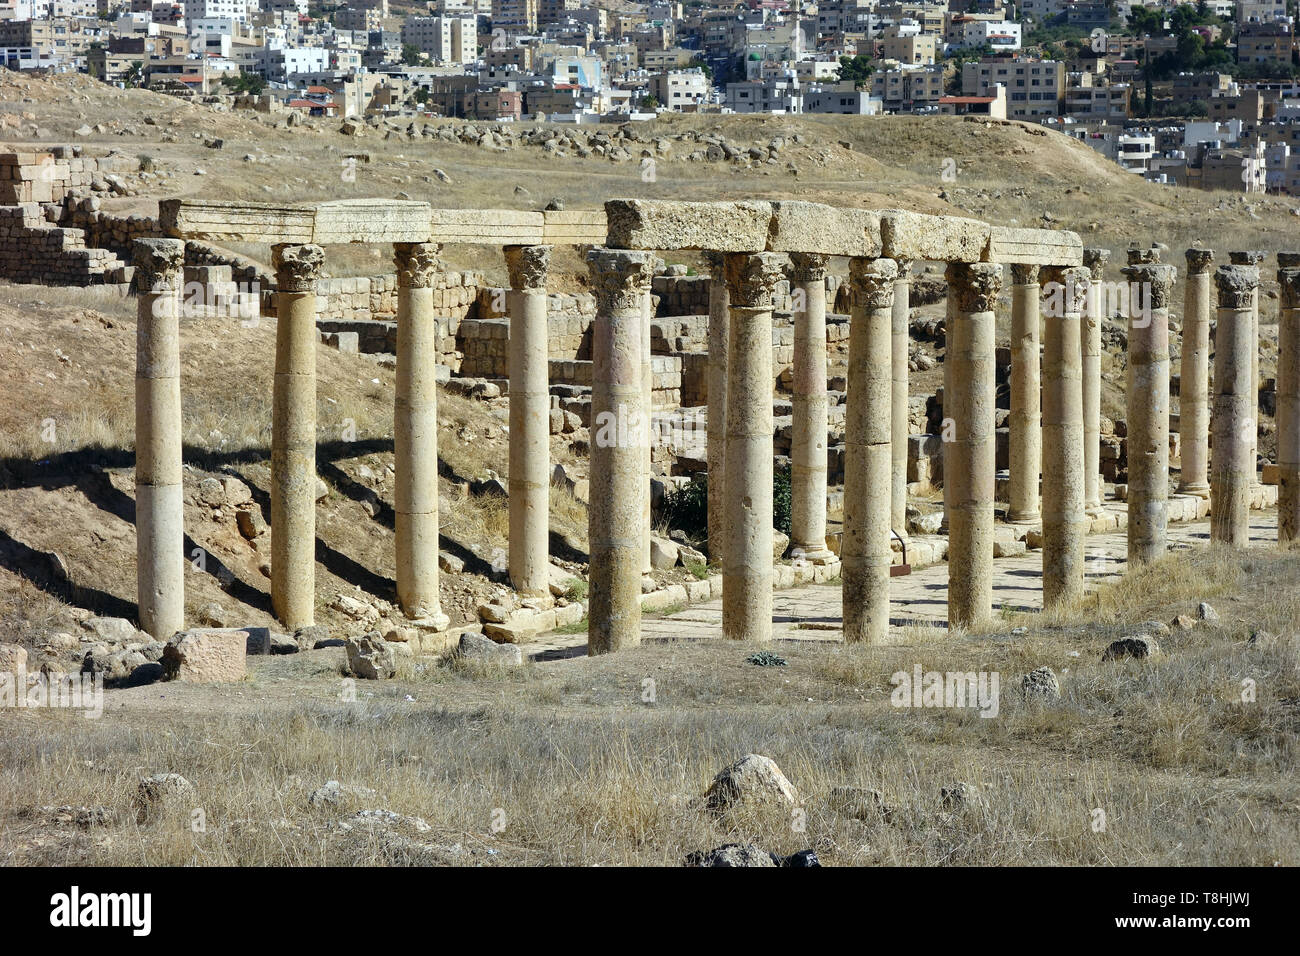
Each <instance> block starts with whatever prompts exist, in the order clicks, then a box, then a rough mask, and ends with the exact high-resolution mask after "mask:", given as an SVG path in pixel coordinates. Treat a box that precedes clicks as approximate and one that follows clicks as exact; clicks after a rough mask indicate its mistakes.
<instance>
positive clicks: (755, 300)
mask: <svg viewBox="0 0 1300 956" xmlns="http://www.w3.org/2000/svg"><path fill="white" fill-rule="evenodd" d="M785 260H786V257H785V256H783V255H781V254H780V253H776V252H753V253H750V252H737V253H728V254H727V256H726V257H725V258H724V259H723V268H724V271H725V273H726V276H727V294H728V295H729V296H730V298H731V305H732V308H736V307H740V308H742V309H770V308H771V307H772V300H773V299H774V298H775V296H776V286H777V283H779V282H780V281H781V280H782V279H783V278H785V270H784V267H785Z"/></svg>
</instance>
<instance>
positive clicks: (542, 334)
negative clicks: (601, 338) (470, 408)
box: [505, 246, 551, 597]
mask: <svg viewBox="0 0 1300 956" xmlns="http://www.w3.org/2000/svg"><path fill="white" fill-rule="evenodd" d="M505 257H506V267H507V269H509V272H510V558H509V562H510V583H511V584H512V585H514V588H515V590H516V591H518V592H519V593H520V594H525V595H528V596H530V597H546V596H549V595H550V584H551V580H550V571H549V569H548V567H547V565H548V560H547V558H548V556H549V554H550V541H549V534H550V513H551V499H550V465H551V427H550V415H551V395H550V379H549V375H548V371H549V368H548V364H547V360H548V357H549V354H550V353H549V350H548V346H547V324H546V323H547V318H546V316H547V299H546V272H547V269H548V268H549V267H550V262H551V247H550V246H506V247H505Z"/></svg>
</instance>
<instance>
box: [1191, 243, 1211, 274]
mask: <svg viewBox="0 0 1300 956" xmlns="http://www.w3.org/2000/svg"><path fill="white" fill-rule="evenodd" d="M1184 255H1186V256H1187V274H1188V275H1200V274H1201V273H1202V272H1208V271H1209V269H1210V263H1211V262H1213V261H1214V250H1213V249H1200V248H1197V247H1195V246H1193V247H1192V248H1191V249H1188V250H1187V252H1185V253H1184Z"/></svg>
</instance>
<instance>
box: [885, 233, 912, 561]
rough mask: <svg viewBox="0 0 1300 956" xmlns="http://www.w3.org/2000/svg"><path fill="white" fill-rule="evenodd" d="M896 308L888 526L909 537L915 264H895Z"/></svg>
mask: <svg viewBox="0 0 1300 956" xmlns="http://www.w3.org/2000/svg"><path fill="white" fill-rule="evenodd" d="M895 261H896V262H897V264H898V273H897V275H896V276H895V277H894V305H893V313H892V316H893V318H892V331H891V340H890V343H891V344H890V358H891V361H892V365H893V377H892V379H891V384H890V398H889V402H890V408H891V416H890V422H891V424H890V429H889V431H890V439H889V440H890V479H889V486H890V494H889V525H890V527H891V528H892V529H893V530H894V531H897V532H898V533H899V534H900V535H902V536H903V537H907V434H908V412H909V407H908V400H909V398H910V397H911V396H910V394H909V389H910V386H909V384H908V374H907V370H908V361H909V359H910V358H911V356H910V354H909V353H910V351H911V343H912V336H911V329H912V263H911V262H910V261H909V260H907V259H898V260H895Z"/></svg>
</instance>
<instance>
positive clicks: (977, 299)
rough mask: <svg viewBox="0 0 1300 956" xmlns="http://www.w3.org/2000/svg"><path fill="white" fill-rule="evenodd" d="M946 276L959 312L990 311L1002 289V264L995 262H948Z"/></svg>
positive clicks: (950, 293) (949, 291)
mask: <svg viewBox="0 0 1300 956" xmlns="http://www.w3.org/2000/svg"><path fill="white" fill-rule="evenodd" d="M946 278H947V280H948V294H949V295H954V296H956V297H957V309H958V311H960V312H992V311H993V307H994V306H995V305H996V304H997V301H998V293H999V292H1001V291H1002V266H1000V265H998V264H997V263H996V262H950V263H948V271H947V273H946Z"/></svg>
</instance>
